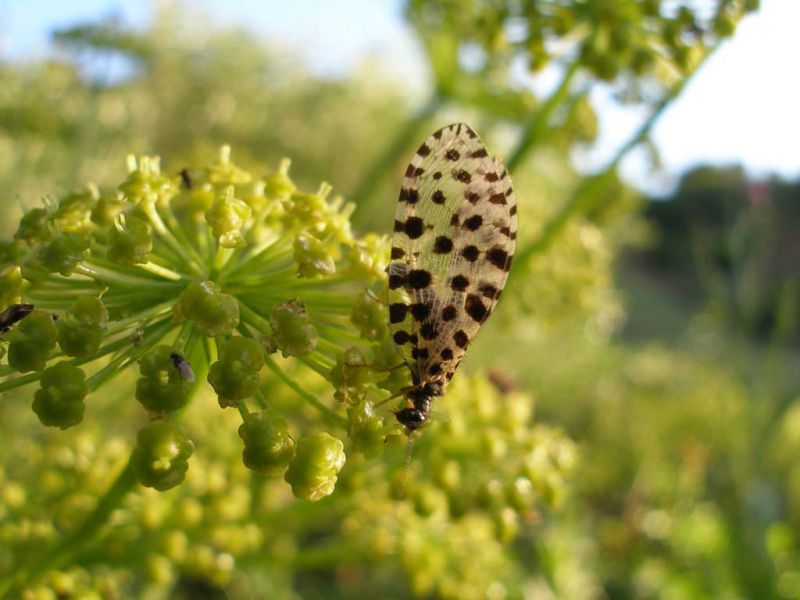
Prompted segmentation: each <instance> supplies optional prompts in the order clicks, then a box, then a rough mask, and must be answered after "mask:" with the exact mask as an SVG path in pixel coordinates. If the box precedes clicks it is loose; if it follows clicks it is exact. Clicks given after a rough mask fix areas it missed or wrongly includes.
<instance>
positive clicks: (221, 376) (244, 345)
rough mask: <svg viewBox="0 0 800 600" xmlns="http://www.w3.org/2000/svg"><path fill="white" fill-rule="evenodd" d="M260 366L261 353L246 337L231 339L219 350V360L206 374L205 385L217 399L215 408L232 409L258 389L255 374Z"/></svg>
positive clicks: (251, 340)
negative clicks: (217, 404) (217, 403)
mask: <svg viewBox="0 0 800 600" xmlns="http://www.w3.org/2000/svg"><path fill="white" fill-rule="evenodd" d="M263 366H264V354H263V350H262V348H261V346H260V345H259V343H258V342H256V341H255V340H253V339H251V338H246V337H232V338H231V339H229V340H228V341H227V342H225V343H224V344H223V345H222V347H221V348H220V353H219V360H218V361H217V362H215V363H214V364H212V365H211V368H210V369H209V371H208V382H209V383H210V384H211V386H212V387H213V388H214V391H215V392H216V393H217V396H218V397H219V405H220V406H221V407H222V408H225V407H226V406H236V405H237V404H238V402H239V400H242V399H244V398H248V397H250V396H252V395H253V394H255V393H256V391H257V390H258V384H259V377H258V372H259V371H260V370H261V368H262V367H263Z"/></svg>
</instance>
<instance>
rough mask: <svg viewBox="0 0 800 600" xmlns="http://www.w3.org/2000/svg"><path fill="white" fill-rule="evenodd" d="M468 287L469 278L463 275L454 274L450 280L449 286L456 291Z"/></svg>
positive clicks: (461, 290)
mask: <svg viewBox="0 0 800 600" xmlns="http://www.w3.org/2000/svg"><path fill="white" fill-rule="evenodd" d="M468 287H469V279H467V278H466V277H464V276H463V275H456V276H455V277H453V278H452V279H451V280H450V288H451V289H452V290H454V291H456V292H463V291H464V290H466V289H467V288H468Z"/></svg>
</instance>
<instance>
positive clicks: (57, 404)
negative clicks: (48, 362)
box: [33, 362, 89, 429]
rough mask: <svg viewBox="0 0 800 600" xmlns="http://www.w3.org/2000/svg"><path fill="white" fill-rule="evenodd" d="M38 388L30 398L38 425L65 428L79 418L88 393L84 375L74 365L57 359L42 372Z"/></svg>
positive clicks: (81, 417) (84, 406)
mask: <svg viewBox="0 0 800 600" xmlns="http://www.w3.org/2000/svg"><path fill="white" fill-rule="evenodd" d="M40 383H41V386H42V387H41V388H40V389H38V390H36V393H35V394H34V397H33V412H35V413H36V415H37V416H38V417H39V420H40V421H41V422H42V425H48V426H50V427H60V428H61V429H67V428H68V427H72V426H73V425H77V424H78V423H80V422H81V421H82V420H83V412H84V410H85V408H86V405H85V404H84V402H83V399H84V398H85V397H86V394H88V393H89V387H88V386H87V385H86V376H85V375H84V373H83V371H82V370H81V369H79V368H78V367H73V366H72V365H70V364H68V363H66V362H60V363H57V364H55V365H53V366H52V367H48V368H46V369H45V370H44V371H42V376H41V379H40Z"/></svg>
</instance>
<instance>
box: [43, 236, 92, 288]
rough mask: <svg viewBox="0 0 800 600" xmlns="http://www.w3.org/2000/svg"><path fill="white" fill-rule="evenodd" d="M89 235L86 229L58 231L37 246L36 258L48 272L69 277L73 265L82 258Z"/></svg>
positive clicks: (88, 242)
mask: <svg viewBox="0 0 800 600" xmlns="http://www.w3.org/2000/svg"><path fill="white" fill-rule="evenodd" d="M90 242H91V237H90V235H89V232H88V231H85V230H77V231H59V232H58V233H57V234H56V236H55V237H54V238H53V240H52V241H50V242H49V243H47V244H45V245H44V246H42V247H41V248H39V252H38V254H37V258H38V259H39V262H40V263H41V264H42V267H43V268H44V269H45V270H46V271H48V272H49V273H61V274H62V275H63V276H64V277H69V276H70V275H71V274H72V271H73V270H74V269H75V266H76V265H77V264H78V263H79V262H81V260H83V253H84V251H86V249H87V248H89V244H90Z"/></svg>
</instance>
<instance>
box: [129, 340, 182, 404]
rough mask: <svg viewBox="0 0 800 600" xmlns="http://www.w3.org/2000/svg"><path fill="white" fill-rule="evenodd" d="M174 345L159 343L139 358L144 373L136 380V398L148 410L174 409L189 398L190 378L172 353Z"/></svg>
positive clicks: (140, 370)
mask: <svg viewBox="0 0 800 600" xmlns="http://www.w3.org/2000/svg"><path fill="white" fill-rule="evenodd" d="M173 353H178V351H177V350H176V349H175V348H173V347H171V346H164V345H162V346H156V347H155V348H153V350H152V352H150V353H149V354H147V355H145V356H144V357H143V358H142V359H141V360H140V361H139V372H140V373H141V375H142V376H141V377H140V378H139V380H138V381H137V382H136V399H137V400H138V401H139V402H140V403H141V404H142V406H144V407H145V408H146V409H147V410H150V411H153V412H171V411H173V410H177V409H179V408H181V407H182V406H184V405H185V404H186V402H187V401H188V400H189V389H190V388H191V381H190V380H188V379H186V378H185V377H184V376H183V374H182V373H181V370H180V369H179V368H178V365H176V364H175V361H174V360H173V359H172V354H173Z"/></svg>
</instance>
